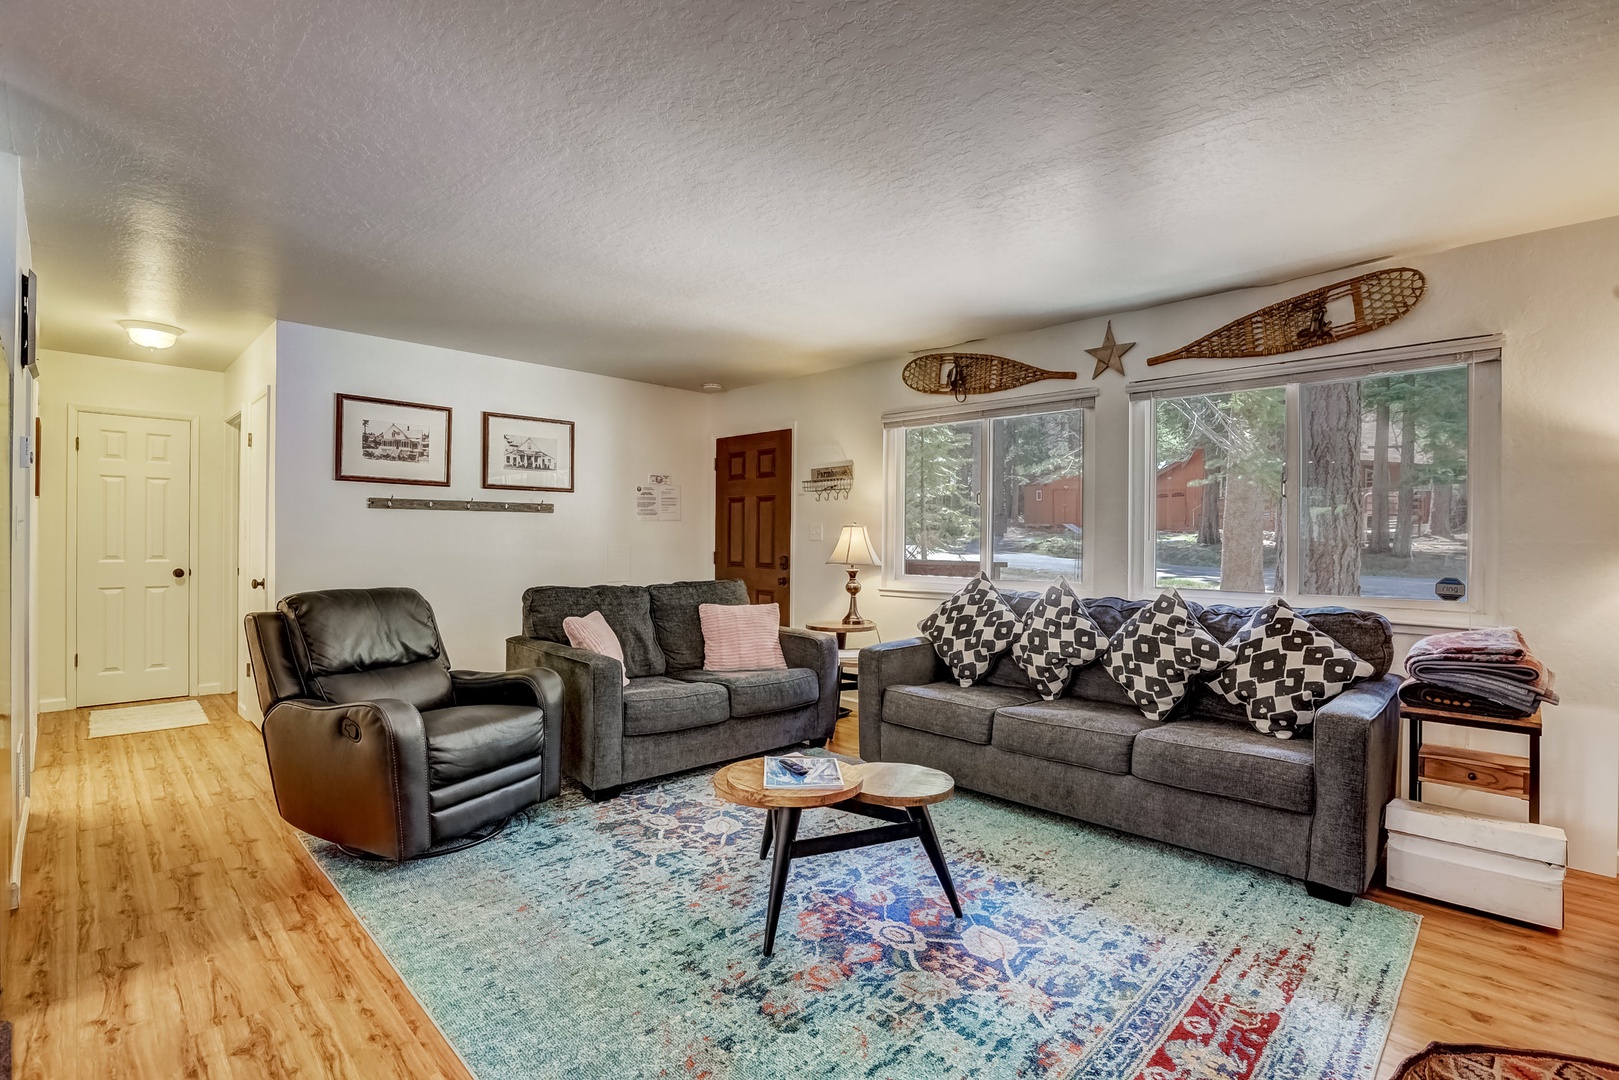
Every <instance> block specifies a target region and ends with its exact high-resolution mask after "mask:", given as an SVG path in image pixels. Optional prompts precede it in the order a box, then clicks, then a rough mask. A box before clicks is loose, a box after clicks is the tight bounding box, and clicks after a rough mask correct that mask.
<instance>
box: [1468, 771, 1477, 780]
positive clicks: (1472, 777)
mask: <svg viewBox="0 0 1619 1080" xmlns="http://www.w3.org/2000/svg"><path fill="white" fill-rule="evenodd" d="M1467 778H1468V779H1469V780H1477V779H1478V773H1476V772H1470V773H1468V774H1467Z"/></svg>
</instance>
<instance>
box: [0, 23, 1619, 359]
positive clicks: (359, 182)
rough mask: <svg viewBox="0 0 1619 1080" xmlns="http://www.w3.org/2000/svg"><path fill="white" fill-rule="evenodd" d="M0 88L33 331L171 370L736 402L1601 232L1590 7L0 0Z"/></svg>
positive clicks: (1611, 73)
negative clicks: (1396, 260) (1345, 276)
mask: <svg viewBox="0 0 1619 1080" xmlns="http://www.w3.org/2000/svg"><path fill="white" fill-rule="evenodd" d="M0 78H3V80H4V84H5V85H4V92H5V101H4V116H3V118H0V125H3V126H0V143H3V144H8V145H9V147H10V148H12V149H14V150H15V151H16V152H18V153H20V154H22V155H24V157H25V160H26V171H25V178H24V182H25V186H26V191H27V198H28V210H29V220H30V226H31V229H32V233H33V240H34V252H35V263H36V267H37V269H38V270H39V273H40V277H41V286H42V295H43V300H44V305H45V306H44V315H45V325H44V327H43V330H42V338H43V343H44V344H45V345H46V346H47V347H50V348H57V349H68V350H76V351H80V352H91V353H102V354H109V355H129V356H132V355H140V356H142V358H156V359H163V360H169V361H171V362H175V363H182V364H189V365H193V366H199V367H214V368H219V367H223V366H224V365H226V364H228V363H229V362H230V360H231V359H232V358H233V357H234V356H235V355H236V354H237V353H238V352H240V350H241V349H242V348H243V347H244V346H245V345H246V344H247V342H248V341H249V340H251V338H252V337H253V335H255V334H256V333H257V332H258V331H259V330H261V329H262V328H263V327H264V325H265V324H266V323H267V322H268V320H269V319H271V318H276V317H279V318H283V319H289V320H293V321H297V322H307V323H314V324H318V325H323V326H332V327H339V328H343V329H348V330H356V331H361V332H364V333H372V334H380V335H384V336H388V337H394V338H403V339H408V340H415V341H422V342H429V343H434V344H441V345H449V346H454V347H458V348H464V349H471V350H474V351H480V352H487V353H494V354H498V355H502V356H512V357H518V358H522V359H528V360H535V361H541V362H544V363H550V364H558V365H562V366H566V367H577V368H585V369H589V370H594V371H601V372H604V373H609V374H616V375H622V376H625V377H628V378H634V379H644V380H648V381H654V382H661V383H669V384H671V385H682V386H695V385H697V384H699V383H701V382H702V381H704V380H707V379H717V380H720V381H722V382H724V383H725V384H726V385H728V386H733V385H741V384H743V383H747V382H755V381H759V380H762V379H766V378H772V377H777V376H782V375H789V374H797V373H802V372H807V371H812V370H817V369H821V368H826V367H831V366H835V365H839V364H845V363H853V362H857V361H861V360H865V359H870V358H873V357H877V356H887V355H893V354H895V353H898V352H902V351H907V350H916V349H923V348H928V347H931V346H941V345H947V344H952V343H955V342H959V341H963V340H966V339H971V338H975V337H981V336H984V335H987V334H990V333H997V332H1002V331H1006V330H1012V329H1020V328H1028V327H1034V326H1040V325H1046V324H1050V323H1054V322H1060V321H1064V320H1067V319H1071V318H1075V317H1079V316H1083V315H1088V314H1094V313H1098V312H1102V311H1110V310H1118V309H1122V308H1126V307H1132V306H1137V305H1140V304H1143V303H1148V302H1152V301H1156V300H1160V299H1166V298H1171V297H1178V296H1184V295H1190V294H1194V293H1200V292H1207V291H1211V290H1214V289H1219V288H1223V287H1228V286H1232V285H1237V284H1248V283H1254V282H1257V281H1262V280H1272V279H1278V278H1283V277H1288V276H1292V275H1294V274H1296V273H1300V272H1310V271H1315V270H1322V269H1328V268H1331V267H1335V266H1340V265H1346V264H1350V263H1354V262H1358V261H1361V260H1364V259H1367V258H1375V257H1378V256H1382V255H1386V254H1391V253H1406V252H1411V251H1415V250H1422V249H1433V248H1439V247H1446V246H1451V245H1454V244H1458V243H1465V242H1470V241H1474V240H1479V239H1486V238H1491V237H1497V236H1505V235H1510V234H1515V233H1520V232H1525V231H1529V230H1533V229H1539V228H1544V227H1549V226H1553V225H1559V224H1565V223H1569V222H1573V221H1581V220H1588V219H1592V218H1598V217H1605V216H1610V215H1614V214H1619V4H1616V3H1615V2H1614V0H1605V2H1596V0H1579V2H1576V0H1570V2H1564V3H1534V2H1514V0H1470V2H1457V0H1338V2H1330V3H1329V2H1324V0H1311V2H1302V0H1269V2H1265V0H1223V2H1197V0H1184V2H1179V3H1177V2H1168V0H1127V2H1116V3H1086V4H1079V3H1074V2H1072V0H1025V2H1003V3H986V2H978V3H932V4H924V3H915V2H911V3H906V2H864V3H862V2H835V0H812V2H790V0H789V2H780V3H761V2H758V0H709V2H703V3H679V2H673V0H670V2H663V3H654V2H640V3H634V2H627V0H549V2H535V0H506V2H498V0H463V2H460V3H443V2H437V3H435V2H427V0H409V2H395V0H342V2H338V3H333V2H331V0H143V2H141V3H138V4H137V3H128V2H121V0H6V3H5V5H4V34H3V43H0ZM125 317H137V318H150V319H156V320H159V321H162V322H171V323H175V324H177V325H180V326H182V327H184V328H186V330H187V334H186V336H185V338H184V339H182V341H181V344H180V345H179V346H178V347H177V348H175V349H174V350H172V351H171V353H169V354H156V355H155V356H154V355H153V354H147V353H145V352H144V351H143V350H136V349H134V348H133V347H131V346H129V345H128V344H127V342H124V341H123V339H122V334H121V332H120V331H119V330H118V328H117V326H116V325H115V321H116V320H117V319H119V318H125Z"/></svg>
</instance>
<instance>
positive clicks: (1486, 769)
mask: <svg viewBox="0 0 1619 1080" xmlns="http://www.w3.org/2000/svg"><path fill="white" fill-rule="evenodd" d="M1400 715H1401V716H1403V717H1405V720H1406V723H1407V724H1408V726H1409V731H1407V733H1406V738H1407V740H1408V742H1407V749H1406V776H1407V781H1406V793H1407V797H1408V798H1410V799H1411V801H1412V802H1421V801H1422V785H1423V784H1442V785H1444V786H1446V787H1457V788H1466V789H1468V790H1470V791H1488V792H1491V793H1493V794H1496V795H1508V796H1511V797H1513V798H1516V799H1523V800H1525V801H1526V802H1528V803H1529V820H1530V821H1531V822H1536V823H1538V822H1539V821H1540V730H1541V726H1540V712H1539V711H1538V710H1537V711H1536V712H1535V714H1534V715H1533V716H1528V717H1524V718H1523V719H1521V720H1514V719H1505V718H1502V717H1496V716H1479V715H1477V714H1476V713H1459V712H1450V711H1448V710H1445V709H1435V708H1429V707H1425V706H1419V705H1405V704H1402V705H1401V706H1400ZM1423 724H1449V725H1451V726H1452V727H1463V728H1476V729H1480V730H1484V731H1506V732H1510V733H1512V734H1515V735H1525V736H1528V738H1529V753H1528V755H1527V756H1518V755H1516V754H1494V753H1490V752H1488V751H1485V750H1474V749H1472V748H1471V747H1466V746H1441V745H1438V744H1434V743H1425V742H1423V741H1422V725H1423Z"/></svg>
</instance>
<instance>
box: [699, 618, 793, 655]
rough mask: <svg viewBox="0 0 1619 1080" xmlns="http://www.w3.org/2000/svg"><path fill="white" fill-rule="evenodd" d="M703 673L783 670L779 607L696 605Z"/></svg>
mask: <svg viewBox="0 0 1619 1080" xmlns="http://www.w3.org/2000/svg"><path fill="white" fill-rule="evenodd" d="M697 617H698V618H699V619H700V620H702V623H703V670H704V671H759V670H762V669H765V668H785V667H786V666H787V658H786V657H784V656H782V655H781V605H780V604H748V605H744V604H698V605H697Z"/></svg>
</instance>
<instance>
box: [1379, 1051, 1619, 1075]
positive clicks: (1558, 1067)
mask: <svg viewBox="0 0 1619 1080" xmlns="http://www.w3.org/2000/svg"><path fill="white" fill-rule="evenodd" d="M1394 1080H1619V1065H1613V1064H1610V1063H1608V1062H1603V1061H1591V1060H1588V1059H1586V1058H1577V1057H1569V1056H1568V1055H1567V1054H1553V1053H1550V1052H1548V1051H1545V1050H1508V1049H1507V1048H1506V1047H1503V1046H1458V1045H1452V1044H1448V1043H1433V1044H1432V1045H1430V1046H1429V1047H1428V1049H1426V1050H1424V1051H1422V1052H1421V1053H1420V1054H1416V1055H1414V1056H1412V1057H1411V1058H1409V1059H1407V1061H1406V1063H1405V1064H1404V1065H1401V1066H1400V1071H1399V1072H1397V1073H1395V1074H1394Z"/></svg>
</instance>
